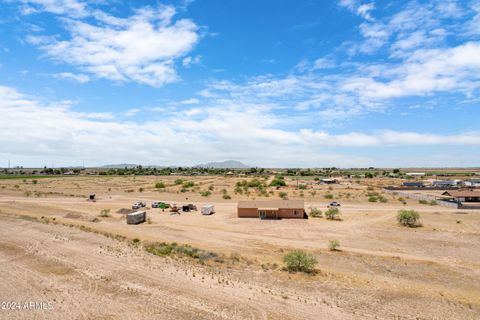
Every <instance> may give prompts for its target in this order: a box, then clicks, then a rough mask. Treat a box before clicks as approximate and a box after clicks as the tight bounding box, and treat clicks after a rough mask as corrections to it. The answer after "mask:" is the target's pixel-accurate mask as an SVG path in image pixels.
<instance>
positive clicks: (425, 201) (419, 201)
mask: <svg viewBox="0 0 480 320" xmlns="http://www.w3.org/2000/svg"><path fill="white" fill-rule="evenodd" d="M418 203H420V204H428V201H427V200H423V199H422V200H418Z"/></svg>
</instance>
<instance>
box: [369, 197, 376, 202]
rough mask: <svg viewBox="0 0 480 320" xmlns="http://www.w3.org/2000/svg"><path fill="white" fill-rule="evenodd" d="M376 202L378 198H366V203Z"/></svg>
mask: <svg viewBox="0 0 480 320" xmlns="http://www.w3.org/2000/svg"><path fill="white" fill-rule="evenodd" d="M377 201H378V197H377V196H370V197H368V202H377Z"/></svg>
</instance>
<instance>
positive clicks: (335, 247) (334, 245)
mask: <svg viewBox="0 0 480 320" xmlns="http://www.w3.org/2000/svg"><path fill="white" fill-rule="evenodd" d="M338 247H340V241H338V240H330V241H329V242H328V249H330V251H337V250H338Z"/></svg>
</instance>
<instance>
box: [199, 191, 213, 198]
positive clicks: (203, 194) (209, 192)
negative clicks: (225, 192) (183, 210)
mask: <svg viewBox="0 0 480 320" xmlns="http://www.w3.org/2000/svg"><path fill="white" fill-rule="evenodd" d="M211 194H212V192H211V191H210V190H207V191H202V192H200V195H201V196H202V197H208V196H210V195H211Z"/></svg>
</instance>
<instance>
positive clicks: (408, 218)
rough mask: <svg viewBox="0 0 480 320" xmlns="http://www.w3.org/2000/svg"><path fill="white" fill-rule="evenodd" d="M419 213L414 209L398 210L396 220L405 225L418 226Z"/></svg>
mask: <svg viewBox="0 0 480 320" xmlns="http://www.w3.org/2000/svg"><path fill="white" fill-rule="evenodd" d="M419 219H420V214H419V213H418V212H417V211H415V210H399V211H398V214H397V221H398V222H399V223H400V224H401V225H404V226H407V227H419V226H421V224H420V223H419Z"/></svg>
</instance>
